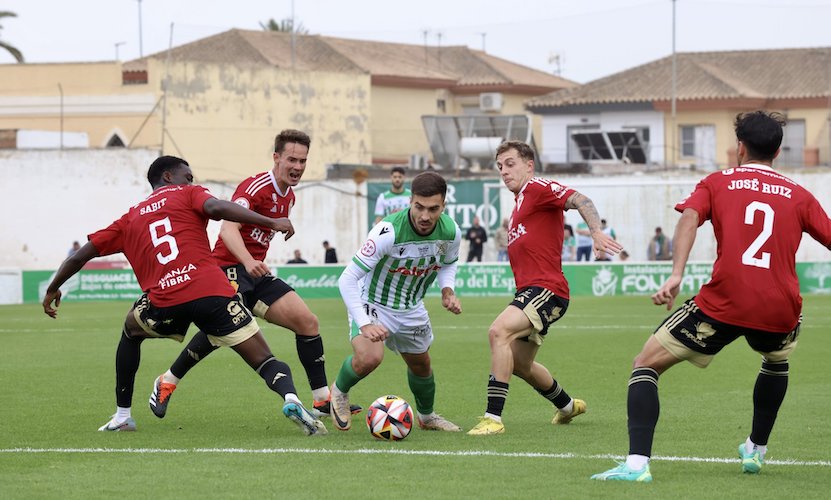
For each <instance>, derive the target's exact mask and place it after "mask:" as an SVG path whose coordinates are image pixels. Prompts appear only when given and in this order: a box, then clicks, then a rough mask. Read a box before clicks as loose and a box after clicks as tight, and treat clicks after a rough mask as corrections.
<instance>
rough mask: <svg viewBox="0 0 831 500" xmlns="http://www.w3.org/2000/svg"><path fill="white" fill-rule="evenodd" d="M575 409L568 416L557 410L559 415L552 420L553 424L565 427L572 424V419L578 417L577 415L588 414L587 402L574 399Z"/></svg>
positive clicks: (556, 414) (555, 415)
mask: <svg viewBox="0 0 831 500" xmlns="http://www.w3.org/2000/svg"><path fill="white" fill-rule="evenodd" d="M573 401H574V408H573V409H572V410H571V413H569V414H568V415H565V414H563V412H561V411H560V410H557V413H555V414H554V418H553V419H551V423H552V424H554V425H565V424H567V423H569V422H571V419H573V418H574V417H576V416H577V415H582V414H583V413H586V402H585V401H583V400H582V399H574V400H573Z"/></svg>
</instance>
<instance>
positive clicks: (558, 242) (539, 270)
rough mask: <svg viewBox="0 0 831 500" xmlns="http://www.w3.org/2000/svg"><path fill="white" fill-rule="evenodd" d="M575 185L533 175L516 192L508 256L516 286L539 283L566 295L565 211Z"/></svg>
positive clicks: (518, 287) (552, 290)
mask: <svg viewBox="0 0 831 500" xmlns="http://www.w3.org/2000/svg"><path fill="white" fill-rule="evenodd" d="M573 192H574V190H573V189H571V188H569V187H566V186H563V185H562V184H559V183H557V182H554V181H552V180H549V179H541V178H539V177H533V178H532V179H531V180H529V181H528V182H526V183H525V185H524V186H522V189H521V190H520V192H519V194H518V195H517V196H516V206H514V211H513V212H512V213H511V219H510V224H509V226H508V260H510V261H511V270H512V271H513V272H514V279H515V280H516V287H517V290H521V289H523V288H526V287H529V286H539V287H543V288H545V289H546V290H549V291H551V292H554V294H556V295H558V296H560V297H562V298H564V299H567V298H568V281H566V277H565V276H564V275H563V262H562V253H563V237H564V233H563V211H564V210H565V204H566V201H567V200H568V197H569V196H571V194H572V193H573Z"/></svg>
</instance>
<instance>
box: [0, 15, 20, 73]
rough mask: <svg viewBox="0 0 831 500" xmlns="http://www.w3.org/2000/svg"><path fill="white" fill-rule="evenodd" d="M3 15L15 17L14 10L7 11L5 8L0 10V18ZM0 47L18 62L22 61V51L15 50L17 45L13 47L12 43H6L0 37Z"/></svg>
mask: <svg viewBox="0 0 831 500" xmlns="http://www.w3.org/2000/svg"><path fill="white" fill-rule="evenodd" d="M4 17H17V14H15V13H14V12H9V11H5V10H4V11H0V19H2V18H4ZM2 31H3V26H2V25H0V32H2ZM0 49H5V50H6V51H8V52H9V54H11V55H12V57H14V58H15V59H16V60H17V62H19V63H22V62H23V53H21V52H20V51H19V50H17V47H15V46H13V45H9V44H8V43H6V42H4V41H3V40H2V39H0Z"/></svg>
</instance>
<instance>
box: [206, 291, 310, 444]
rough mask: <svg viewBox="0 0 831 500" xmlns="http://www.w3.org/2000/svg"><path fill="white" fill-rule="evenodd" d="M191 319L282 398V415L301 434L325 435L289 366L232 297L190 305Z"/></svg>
mask: <svg viewBox="0 0 831 500" xmlns="http://www.w3.org/2000/svg"><path fill="white" fill-rule="evenodd" d="M194 316H195V318H194V322H195V323H196V325H197V326H198V327H199V328H200V329H201V330H203V331H205V332H210V333H208V339H209V340H210V342H211V343H212V344H213V345H215V346H220V347H221V346H227V347H230V348H231V349H233V350H234V351H235V352H236V353H237V354H239V356H240V357H241V358H242V359H243V360H244V361H245V362H246V363H247V364H248V366H250V367H251V368H252V369H253V370H254V371H255V372H257V374H258V375H259V376H260V377H261V378H262V379H263V381H265V383H266V385H267V386H268V388H269V389H271V390H272V391H274V392H276V393H277V394H279V395H280V396H281V397H282V398H283V399H284V400H285V404H284V405H283V414H284V415H285V416H286V417H287V418H289V419H290V420H291V421H292V422H294V423H295V424H297V426H298V427H299V428H300V429H301V430H302V431H303V433H304V434H306V435H310V434H325V433H326V427H324V426H323V423H322V422H320V420H318V419H317V418H315V417H314V416H313V415H312V414H311V413H310V412H309V411H308V410H307V409H306V408H305V407H304V406H303V404H302V403H301V402H300V399H299V398H298V397H297V390H296V389H295V387H294V380H293V379H292V376H291V369H290V368H289V365H287V364H286V363H284V362H283V361H280V360H278V359H277V358H275V357H274V355H273V354H272V353H271V348H270V347H269V346H268V342H266V340H265V337H264V336H263V334H262V332H261V331H260V329H259V327H258V326H257V322H256V321H255V320H254V317H253V316H252V314H251V312H250V311H249V310H248V309H247V308H246V307H245V306H244V305H243V304H242V303H241V302H240V301H239V300H238V297H237V296H234V297H206V298H203V299H199V300H198V301H197V304H196V306H195V307H194Z"/></svg>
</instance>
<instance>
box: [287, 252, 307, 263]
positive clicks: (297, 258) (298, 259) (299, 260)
mask: <svg viewBox="0 0 831 500" xmlns="http://www.w3.org/2000/svg"><path fill="white" fill-rule="evenodd" d="M286 264H308V262H306V261H305V259H303V257H302V256H301V255H300V250H295V251H294V258H293V259H291V260H289V261H288V262H286Z"/></svg>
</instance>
